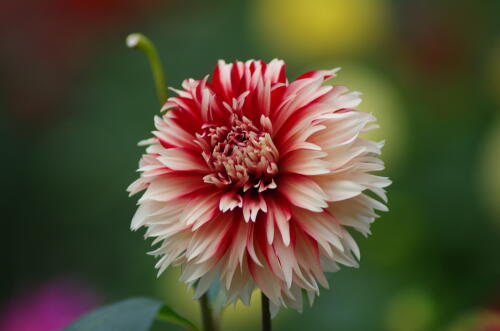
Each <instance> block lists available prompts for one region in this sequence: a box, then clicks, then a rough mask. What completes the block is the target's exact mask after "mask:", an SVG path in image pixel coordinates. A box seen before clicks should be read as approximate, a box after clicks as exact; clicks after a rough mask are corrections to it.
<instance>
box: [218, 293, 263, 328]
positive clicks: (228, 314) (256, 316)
mask: <svg viewBox="0 0 500 331" xmlns="http://www.w3.org/2000/svg"><path fill="white" fill-rule="evenodd" d="M250 302H251V304H250V306H245V305H244V304H243V303H242V302H241V301H238V303H237V304H236V305H230V306H228V307H226V308H225V309H224V312H223V313H222V318H221V330H239V331H243V330H256V329H258V326H259V325H260V324H259V323H260V291H258V290H255V291H253V293H252V300H251V301H250Z"/></svg>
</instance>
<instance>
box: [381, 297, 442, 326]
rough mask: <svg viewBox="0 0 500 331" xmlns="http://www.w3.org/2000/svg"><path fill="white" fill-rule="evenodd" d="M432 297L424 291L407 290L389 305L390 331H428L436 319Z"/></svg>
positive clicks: (388, 324) (387, 320)
mask: <svg viewBox="0 0 500 331" xmlns="http://www.w3.org/2000/svg"><path fill="white" fill-rule="evenodd" d="M435 315H436V314H435V307H434V302H433V301H432V299H431V297H430V296H429V295H428V294H427V293H426V292H425V291H424V290H422V289H418V288H415V289H406V290H403V291H402V292H400V293H398V294H397V295H396V296H395V297H394V298H393V299H392V300H391V302H390V303H389V305H388V308H387V315H386V326H387V330H388V331H426V330H431V329H430V326H431V325H432V323H433V322H434V319H435Z"/></svg>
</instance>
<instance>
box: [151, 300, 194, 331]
mask: <svg viewBox="0 0 500 331" xmlns="http://www.w3.org/2000/svg"><path fill="white" fill-rule="evenodd" d="M156 319H158V320H159V321H165V322H171V323H175V324H177V325H179V326H181V327H183V328H185V329H186V330H193V331H198V328H197V327H196V326H195V325H194V324H193V323H192V322H191V321H190V320H188V319H187V318H185V317H182V316H181V315H179V314H177V313H176V312H175V311H174V310H173V309H172V308H170V307H169V306H166V305H164V306H163V307H161V309H160V311H159V312H158V315H156Z"/></svg>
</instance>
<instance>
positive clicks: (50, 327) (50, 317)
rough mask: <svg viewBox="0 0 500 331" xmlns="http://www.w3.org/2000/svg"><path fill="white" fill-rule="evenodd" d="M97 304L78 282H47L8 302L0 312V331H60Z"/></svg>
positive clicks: (94, 297)
mask: <svg viewBox="0 0 500 331" xmlns="http://www.w3.org/2000/svg"><path fill="white" fill-rule="evenodd" d="M98 302H99V300H98V297H97V295H96V293H95V292H94V291H92V290H90V289H89V288H88V287H86V286H84V285H83V284H81V283H79V282H76V281H73V280H68V279H62V280H56V281H51V282H49V283H47V284H44V285H42V286H41V287H39V288H37V289H35V290H33V291H30V292H26V293H22V294H20V295H18V296H16V297H14V298H12V299H11V300H10V301H8V302H7V303H6V305H5V306H4V307H3V308H2V310H1V311H0V330H2V331H54V330H60V329H62V328H63V327H64V326H66V325H67V324H68V323H70V322H72V321H73V320H75V319H76V318H78V317H79V316H81V315H82V314H84V313H86V312H87V311H89V310H90V309H91V308H94V307H96V306H97V304H98Z"/></svg>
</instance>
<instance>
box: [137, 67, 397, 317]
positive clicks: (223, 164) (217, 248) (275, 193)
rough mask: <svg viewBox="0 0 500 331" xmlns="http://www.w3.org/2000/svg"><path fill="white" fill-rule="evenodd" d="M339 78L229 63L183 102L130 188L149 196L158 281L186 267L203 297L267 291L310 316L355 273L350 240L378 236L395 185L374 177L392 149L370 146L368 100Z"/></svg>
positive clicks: (163, 125) (145, 215)
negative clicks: (335, 281)
mask: <svg viewBox="0 0 500 331" xmlns="http://www.w3.org/2000/svg"><path fill="white" fill-rule="evenodd" d="M336 71H337V70H328V71H312V72H308V73H306V74H303V75H302V76H300V77H298V78H297V79H296V80H294V81H293V82H291V83H289V82H288V81H287V78H286V75H285V65H284V63H283V61H279V60H273V61H271V62H270V63H268V64H266V63H264V62H262V61H253V60H251V61H247V62H235V63H230V64H226V63H225V62H224V61H219V63H218V64H217V66H216V68H215V71H214V74H213V78H212V80H211V81H209V80H208V76H207V77H205V79H203V80H193V79H188V80H185V81H184V82H183V84H182V88H183V89H182V90H173V91H175V92H176V93H177V95H178V96H177V97H172V98H169V99H168V101H167V102H166V103H165V105H164V106H163V108H162V111H164V112H165V113H164V115H163V116H162V117H156V118H155V126H156V131H154V132H153V134H154V137H153V138H151V139H149V140H146V141H144V142H142V144H143V145H147V146H148V147H147V149H146V154H144V155H143V157H142V159H141V162H140V168H139V171H140V172H141V176H140V178H139V179H137V180H136V181H135V182H134V183H133V184H132V185H131V186H130V187H129V188H128V190H129V192H130V193H131V194H135V193H137V192H140V191H142V190H145V193H144V194H143V196H142V197H141V198H140V200H139V208H138V210H137V212H136V214H135V216H134V218H133V220H132V226H131V227H132V229H134V230H135V229H138V228H140V227H142V226H144V227H146V228H147V231H146V236H147V237H154V238H155V240H154V241H153V244H159V246H158V248H156V249H155V250H154V251H153V252H152V254H153V255H155V256H158V257H159V260H158V263H157V265H156V267H157V268H158V269H159V273H161V272H163V271H164V270H165V268H167V267H168V266H169V265H172V264H174V265H181V266H182V275H181V280H182V281H184V282H186V283H188V284H195V283H196V284H197V286H196V294H195V295H196V296H200V295H202V294H203V293H204V292H205V291H206V290H207V289H208V287H209V286H210V284H211V283H212V282H213V281H219V282H220V285H221V289H222V290H223V291H224V292H225V294H226V298H227V302H232V301H235V300H237V299H241V300H242V301H243V302H244V303H247V304H248V302H249V300H250V296H251V292H252V290H253V289H254V288H255V287H259V288H260V289H261V290H262V291H263V292H264V294H265V295H266V296H267V297H268V298H269V299H270V300H271V302H272V304H273V305H274V307H275V308H276V307H279V306H288V307H292V308H295V309H298V310H301V309H302V290H305V292H306V293H307V294H308V297H309V300H310V301H312V300H313V299H314V297H315V295H318V294H319V285H322V286H323V287H328V282H327V280H326V278H325V275H324V272H333V271H336V270H338V268H339V267H338V266H339V264H342V265H347V266H357V259H359V249H358V246H357V245H356V242H355V241H354V240H353V238H352V236H351V235H350V233H349V231H348V229H349V228H351V229H354V230H357V231H359V232H361V233H362V234H364V235H368V234H369V233H370V230H369V227H370V223H372V222H373V220H374V219H375V218H376V217H378V216H377V214H376V213H375V212H376V210H381V211H386V210H387V208H386V206H385V205H384V204H383V203H382V202H380V201H379V200H378V199H381V200H382V201H384V202H386V201H387V198H386V195H385V191H384V187H386V186H388V185H389V184H390V181H389V180H388V179H387V178H385V177H380V176H376V175H373V174H370V172H372V171H379V170H383V169H384V165H383V163H382V161H381V160H380V159H379V158H377V156H378V155H380V153H381V148H382V145H383V143H382V142H378V143H377V142H372V141H369V140H366V139H363V137H362V134H363V133H364V132H366V131H369V130H372V129H375V128H377V125H376V124H374V123H373V122H375V121H376V118H375V117H374V116H372V115H371V114H368V113H365V112H362V111H359V110H356V109H355V107H356V106H357V105H358V104H359V103H360V102H361V99H360V98H359V93H357V92H347V89H346V88H345V87H343V86H330V85H323V82H324V81H325V80H327V79H329V78H332V77H334V76H335V72H336ZM375 197H377V198H375Z"/></svg>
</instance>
